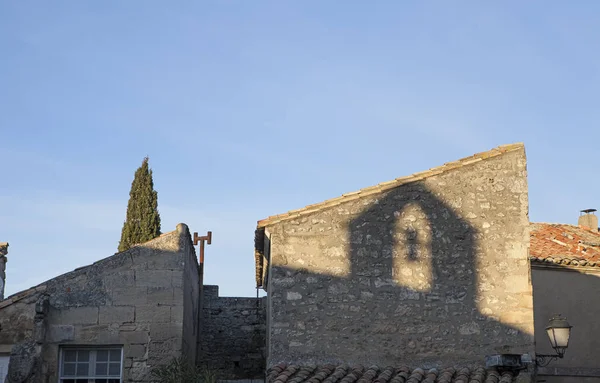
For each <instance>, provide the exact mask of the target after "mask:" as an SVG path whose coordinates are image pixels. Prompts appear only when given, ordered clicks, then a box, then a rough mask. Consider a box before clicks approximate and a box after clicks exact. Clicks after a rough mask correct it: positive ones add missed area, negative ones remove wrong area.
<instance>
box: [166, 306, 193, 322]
mask: <svg viewBox="0 0 600 383" xmlns="http://www.w3.org/2000/svg"><path fill="white" fill-rule="evenodd" d="M170 309H171V317H170V321H171V322H172V323H183V306H171V307H170ZM190 319H191V318H190Z"/></svg>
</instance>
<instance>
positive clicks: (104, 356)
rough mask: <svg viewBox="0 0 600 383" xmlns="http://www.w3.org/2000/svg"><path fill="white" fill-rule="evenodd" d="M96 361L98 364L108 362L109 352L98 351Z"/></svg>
mask: <svg viewBox="0 0 600 383" xmlns="http://www.w3.org/2000/svg"><path fill="white" fill-rule="evenodd" d="M96 360H97V361H98V362H106V361H108V350H98V351H97V352H96Z"/></svg>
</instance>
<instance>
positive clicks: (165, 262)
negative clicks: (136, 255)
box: [146, 253, 184, 270]
mask: <svg viewBox="0 0 600 383" xmlns="http://www.w3.org/2000/svg"><path fill="white" fill-rule="evenodd" d="M146 264H147V267H148V270H183V267H184V261H183V254H181V253H176V254H159V255H157V256H153V257H150V258H149V259H148V260H147V261H146Z"/></svg>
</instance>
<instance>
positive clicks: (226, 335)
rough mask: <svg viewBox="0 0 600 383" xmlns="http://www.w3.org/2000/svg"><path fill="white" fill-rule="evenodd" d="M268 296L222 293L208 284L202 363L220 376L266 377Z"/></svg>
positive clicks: (202, 336)
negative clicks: (266, 308) (227, 295)
mask: <svg viewBox="0 0 600 383" xmlns="http://www.w3.org/2000/svg"><path fill="white" fill-rule="evenodd" d="M265 305H266V299H265V298H258V299H257V298H232V297H219V287H218V286H204V302H203V313H202V315H203V317H202V326H201V332H200V344H199V350H198V352H199V358H198V364H199V365H201V366H204V367H207V368H209V369H211V370H214V371H215V372H216V373H217V377H218V378H219V379H225V380H240V379H263V378H264V374H265V345H266V339H265V334H266V311H265Z"/></svg>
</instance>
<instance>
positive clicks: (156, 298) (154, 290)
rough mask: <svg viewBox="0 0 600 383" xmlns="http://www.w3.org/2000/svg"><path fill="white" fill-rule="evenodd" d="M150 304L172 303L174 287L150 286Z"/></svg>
mask: <svg viewBox="0 0 600 383" xmlns="http://www.w3.org/2000/svg"><path fill="white" fill-rule="evenodd" d="M148 304H151V305H159V304H162V305H172V304H173V288H172V287H171V286H170V285H169V286H166V287H148Z"/></svg>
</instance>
